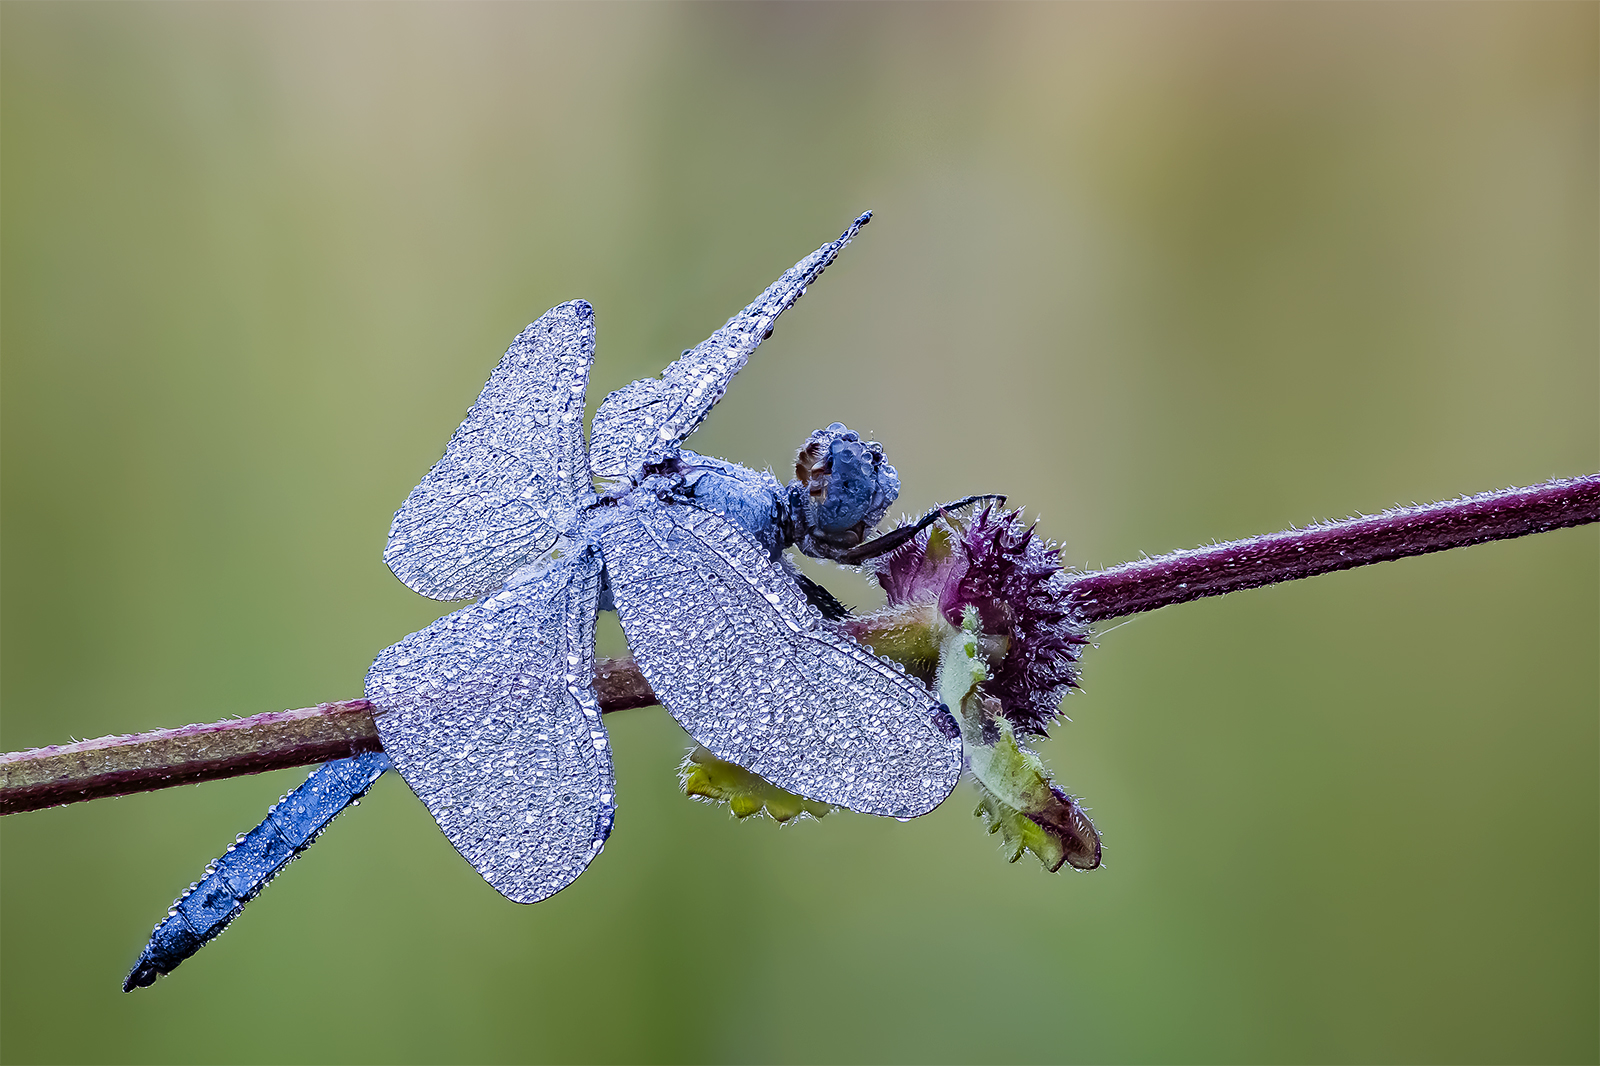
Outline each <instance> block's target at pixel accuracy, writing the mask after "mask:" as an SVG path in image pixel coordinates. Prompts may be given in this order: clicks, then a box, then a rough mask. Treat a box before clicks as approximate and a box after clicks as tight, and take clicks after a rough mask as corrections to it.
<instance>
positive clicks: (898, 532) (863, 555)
mask: <svg viewBox="0 0 1600 1066" xmlns="http://www.w3.org/2000/svg"><path fill="white" fill-rule="evenodd" d="M984 500H998V501H999V502H1000V503H1001V504H1002V505H1004V504H1005V502H1006V498H1005V497H1004V496H1001V495H999V494H997V493H988V494H986V495H981V496H968V497H966V498H964V499H960V500H956V501H955V502H954V503H944V504H940V505H939V506H938V507H935V508H933V509H932V510H931V511H929V512H928V513H927V514H925V515H923V516H922V517H921V518H920V519H918V520H917V522H916V523H915V524H913V525H909V526H901V527H900V528H899V529H891V530H890V531H889V532H887V533H885V534H884V535H883V536H881V537H874V538H872V539H871V540H869V541H865V542H863V543H861V544H857V545H856V546H855V547H854V548H851V549H850V550H849V551H847V552H845V553H844V554H842V555H840V556H839V557H838V560H839V562H841V563H847V564H849V565H851V566H855V565H858V564H860V563H863V562H866V561H867V560H868V559H872V558H876V557H877V556H879V555H886V554H888V553H889V552H892V551H894V550H895V549H896V548H898V547H900V546H901V545H902V544H905V543H906V542H907V541H909V540H910V539H911V538H912V537H914V536H916V535H917V534H918V533H921V532H922V531H923V530H924V529H927V528H928V527H929V526H931V525H933V523H935V522H937V521H938V520H939V519H940V518H941V517H943V516H944V515H947V514H949V513H950V512H952V511H960V510H962V509H964V508H967V507H971V506H972V505H973V504H976V503H982V502H983V501H984Z"/></svg>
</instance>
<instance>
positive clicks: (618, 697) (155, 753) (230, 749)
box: [0, 657, 656, 814]
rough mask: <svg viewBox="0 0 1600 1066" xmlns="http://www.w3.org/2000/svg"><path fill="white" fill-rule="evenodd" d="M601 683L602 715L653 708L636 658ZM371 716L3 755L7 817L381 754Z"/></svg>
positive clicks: (330, 711)
mask: <svg viewBox="0 0 1600 1066" xmlns="http://www.w3.org/2000/svg"><path fill="white" fill-rule="evenodd" d="M594 680H595V691H596V692H597V693H598V694H599V696H600V709H601V710H602V711H605V712H611V711H625V710H627V709H629V708H631V707H649V706H650V705H651V704H653V703H655V702H656V697H655V693H653V692H651V691H650V685H649V684H648V683H647V682H646V681H645V679H644V675H643V674H641V673H640V672H639V667H638V666H637V665H635V663H634V661H633V660H632V659H631V658H628V657H623V658H620V659H601V660H600V661H599V662H597V663H596V664H595V678H594ZM372 709H373V708H372V704H370V703H368V702H367V701H366V700H345V701H343V702H340V703H323V704H319V705H318V706H316V707H307V708H304V709H303V710H298V711H271V712H268V713H266V714H257V715H252V716H251V717H249V718H231V719H228V720H226V721H221V722H212V723H211V724H209V725H186V726H184V727H183V728H181V729H158V730H156V731H155V732H152V733H127V734H124V735H122V736H110V737H101V738H100V739H98V740H80V741H78V742H77V743H74V744H57V745H53V746H51V747H48V748H31V749H29V750H27V751H14V752H11V753H10V754H7V755H0V814H16V813H19V812H21V811H35V810H39V809H40V808H43V807H55V806H59V805H61V804H63V803H77V802H79V801H81V800H90V799H102V798H104V797H107V796H126V795H129V794H130V793H134V792H149V791H152V790H154V789H158V788H170V787H172V786H173V785H190V784H195V783H198V782H200V781H212V780H216V779H217V778H222V777H239V776H241V775H243V774H259V773H262V772H264V771H267V770H281V769H283V768H285V767H288V766H305V765H308V764H310V763H318V762H326V761H327V760H329V759H342V758H345V757H346V756H349V755H357V754H359V753H361V752H363V751H381V750H383V745H382V744H381V743H379V741H378V727H377V725H376V724H375V723H374V722H373V720H372Z"/></svg>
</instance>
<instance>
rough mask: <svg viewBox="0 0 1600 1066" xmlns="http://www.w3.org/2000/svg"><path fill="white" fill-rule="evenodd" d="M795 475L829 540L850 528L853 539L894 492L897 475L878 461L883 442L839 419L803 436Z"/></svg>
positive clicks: (891, 500)
mask: <svg viewBox="0 0 1600 1066" xmlns="http://www.w3.org/2000/svg"><path fill="white" fill-rule="evenodd" d="M795 477H796V478H798V479H799V481H800V483H801V485H803V486H804V487H805V489H806V492H807V494H808V495H809V496H810V497H811V504H812V507H813V509H814V523H815V526H816V528H817V529H818V530H819V531H820V532H821V533H823V534H824V535H825V536H828V537H829V538H830V539H840V540H844V539H850V538H847V537H843V535H844V534H847V533H850V532H854V533H856V534H857V536H856V537H855V538H854V541H853V542H859V540H860V539H861V536H862V535H864V534H865V531H866V530H868V529H870V528H872V527H873V526H876V525H877V524H878V521H879V520H880V519H881V518H883V514H884V512H885V511H887V510H888V509H889V505H890V504H892V503H894V501H895V498H896V497H898V496H899V495H900V475H899V474H898V473H897V472H896V471H895V468H894V467H892V466H890V465H889V464H888V463H887V462H885V461H884V455H883V446H882V445H881V444H879V443H878V442H877V441H863V440H862V439H861V438H860V437H859V436H858V435H857V434H855V433H854V432H852V431H851V430H849V429H847V428H845V426H844V425H843V424H841V423H839V422H835V423H833V424H832V425H830V426H829V427H828V428H827V429H822V430H818V431H817V432H815V433H813V434H812V435H811V439H810V440H808V441H806V443H805V446H804V447H802V448H801V449H800V454H799V455H798V456H797V457H796V459H795Z"/></svg>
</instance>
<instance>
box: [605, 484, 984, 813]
mask: <svg viewBox="0 0 1600 1066" xmlns="http://www.w3.org/2000/svg"><path fill="white" fill-rule="evenodd" d="M638 495H640V496H643V498H642V499H639V500H638V501H637V502H631V501H630V504H629V505H628V507H627V510H626V511H625V513H623V514H621V515H619V516H618V517H617V518H616V520H615V521H613V522H612V523H611V524H610V525H609V526H608V527H607V528H606V529H605V530H604V531H602V533H601V538H600V539H601V547H602V550H603V552H604V554H605V560H606V567H607V573H608V575H609V578H610V583H611V591H612V595H613V596H614V598H615V600H616V605H617V615H618V617H619V618H620V619H621V620H622V628H623V631H624V632H625V633H626V634H627V637H628V646H629V647H630V648H631V649H632V650H633V655H634V658H635V659H636V660H637V661H638V663H639V666H640V668H641V669H642V670H643V671H644V675H645V678H646V679H647V680H649V682H650V686H651V688H653V689H654V690H655V693H656V696H657V697H659V698H660V700H661V703H662V704H663V706H665V707H666V708H667V710H668V711H670V712H671V713H672V715H673V717H675V718H676V719H677V720H678V721H679V722H680V723H681V724H682V725H683V727H684V728H685V729H687V730H688V731H689V733H690V735H692V736H693V737H694V738H695V740H697V741H699V742H700V743H701V744H703V745H705V746H706V747H707V748H710V749H711V750H712V751H713V752H714V753H715V754H716V755H718V756H719V757H721V758H723V759H727V760H729V761H731V762H735V763H738V764H739V765H740V766H743V767H745V768H746V769H748V770H751V771H753V772H755V773H758V774H760V775H761V776H762V777H765V778H766V779H767V780H769V781H771V782H773V783H774V784H777V785H780V786H781V787H783V788H786V789H789V790H790V791H791V792H797V793H799V794H800V795H802V796H805V797H807V798H808V799H815V800H821V801H823V802H826V803H834V804H838V805H840V806H844V807H849V808H851V809H852V810H857V811H865V812H867V813H870V814H886V815H894V816H896V817H900V818H909V817H913V816H915V815H919V814H925V813H926V812H928V811H930V810H932V809H933V808H934V807H937V806H938V805H939V803H940V802H941V801H942V800H943V799H944V798H945V796H947V795H949V793H950V790H951V789H952V788H954V787H955V783H956V777H957V775H958V774H959V773H960V770H961V746H960V743H959V742H958V741H956V740H954V739H951V737H950V736H949V735H947V734H946V732H945V731H944V730H943V729H941V728H940V727H939V721H940V718H939V717H936V716H941V715H942V712H941V709H940V705H939V703H938V701H937V700H936V699H935V698H934V696H933V695H932V694H930V693H929V692H928V690H927V689H926V688H924V687H923V686H922V684H921V683H920V682H918V681H916V680H915V679H913V678H911V677H908V676H907V675H906V674H905V673H904V672H903V671H902V670H901V669H900V668H899V667H898V666H897V665H895V664H894V663H891V662H889V661H887V660H885V659H880V658H879V657H878V656H876V655H874V654H873V653H872V652H871V651H870V650H869V649H867V648H865V647H863V646H862V645H860V644H858V643H856V642H855V641H853V640H851V639H850V638H848V637H846V636H843V635H841V634H839V633H836V632H834V631H833V630H831V629H829V628H828V627H827V625H826V624H825V623H824V622H823V619H822V616H821V615H819V614H818V613H817V611H816V609H815V608H813V607H812V606H811V605H810V604H809V603H807V602H806V598H805V596H804V594H802V593H801V591H800V589H799V588H798V587H797V586H796V585H795V583H794V582H793V581H792V580H791V579H790V578H789V576H788V575H787V574H786V573H784V571H783V570H782V569H781V567H780V566H779V565H778V564H777V563H774V562H773V561H772V559H771V558H770V557H769V556H768V554H767V553H766V552H765V551H764V550H763V549H761V548H760V547H759V546H758V545H756V544H755V542H754V541H752V540H751V539H750V538H749V537H748V536H747V535H746V534H745V533H744V532H742V531H741V530H739V529H738V528H736V527H735V526H733V525H732V524H731V523H729V522H728V521H727V520H726V519H724V518H723V517H722V516H721V515H718V514H715V513H713V512H709V511H702V510H699V509H698V508H693V507H688V506H669V505H666V504H663V503H661V502H659V501H658V500H656V499H655V498H653V497H649V496H644V494H642V493H641V494H638ZM952 724H953V723H952Z"/></svg>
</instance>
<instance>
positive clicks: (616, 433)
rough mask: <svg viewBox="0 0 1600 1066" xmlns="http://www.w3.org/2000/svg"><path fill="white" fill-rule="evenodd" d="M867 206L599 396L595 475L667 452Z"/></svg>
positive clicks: (857, 224)
mask: <svg viewBox="0 0 1600 1066" xmlns="http://www.w3.org/2000/svg"><path fill="white" fill-rule="evenodd" d="M871 218H872V212H870V211H868V212H867V213H866V214H864V215H862V216H861V217H860V218H858V219H856V220H855V221H854V222H852V223H851V224H850V228H849V229H847V230H845V231H844V233H843V234H842V235H841V236H840V237H839V239H838V240H836V241H830V242H828V243H827V244H824V245H823V246H822V247H821V248H818V249H817V250H816V251H815V252H812V253H811V254H810V255H808V256H806V257H805V258H804V259H802V260H800V262H798V263H796V264H795V265H794V266H793V267H791V268H790V269H789V270H787V271H785V272H784V274H783V276H782V277H781V278H779V279H778V280H777V281H775V282H773V283H772V285H771V286H769V287H768V288H767V291H766V292H763V293H762V294H761V295H760V296H758V297H756V299H755V302H754V303H752V304H751V305H750V306H749V307H746V308H745V309H744V310H743V311H740V312H739V313H738V314H737V315H734V316H733V317H732V318H730V319H728V321H727V324H726V325H724V326H723V327H722V328H721V329H719V330H717V331H716V332H715V333H713V334H712V335H711V336H710V337H709V338H707V339H706V340H705V341H703V342H701V344H700V345H699V346H698V347H696V348H694V349H692V350H690V351H687V352H685V353H684V354H683V355H682V356H681V357H680V358H678V359H677V360H675V361H674V362H673V363H672V365H670V366H668V367H667V369H666V370H665V371H663V372H662V374H661V377H659V378H645V379H643V380H640V381H635V382H634V383H633V384H631V385H625V386H623V387H622V388H620V389H618V390H617V391H616V392H613V393H612V394H611V395H610V396H607V397H606V398H605V401H604V402H603V403H601V405H600V410H599V411H598V412H597V413H596V414H595V416H594V433H593V435H592V436H593V447H592V449H591V451H590V455H589V462H590V465H591V466H592V467H593V469H594V473H595V475H596V476H597V477H603V478H610V479H613V480H619V481H620V480H624V479H626V480H631V481H633V482H635V483H637V482H638V481H639V480H640V479H641V475H642V473H643V470H644V467H645V464H646V463H649V462H655V461H657V460H659V459H661V458H663V457H664V456H665V454H666V453H667V452H668V451H670V450H671V449H672V448H674V447H676V446H677V445H678V443H679V442H680V441H682V440H683V439H684V438H685V437H687V436H688V435H689V434H690V433H693V432H694V429H695V427H696V426H698V425H699V424H700V423H701V421H703V420H704V419H705V417H706V415H707V414H708V413H709V412H710V411H711V408H712V405H714V404H715V403H716V402H717V401H718V400H720V399H721V398H722V394H723V392H724V390H726V389H727V387H728V382H730V381H732V380H733V375H734V374H736V373H738V372H739V368H740V367H742V366H744V365H745V363H746V362H748V361H749V359H750V355H751V353H752V352H754V351H755V350H756V347H757V346H758V345H759V344H760V343H761V342H762V341H763V340H765V339H766V338H768V337H770V336H772V326H773V323H774V322H776V321H777V320H778V316H779V315H781V314H783V312H784V311H786V310H788V309H789V308H790V307H792V306H793V305H794V302H795V301H796V300H798V299H800V297H801V296H803V295H805V291H806V286H808V285H810V284H811V283H812V282H813V281H815V280H817V278H818V277H819V276H820V275H821V274H822V272H823V271H824V270H825V269H827V267H828V264H830V263H832V262H833V260H834V259H835V257H837V256H838V254H839V253H840V252H841V251H843V250H844V246H845V245H847V244H849V243H850V241H851V240H852V239H854V237H855V235H856V234H857V233H859V232H860V231H861V227H862V226H865V225H866V224H867V221H868V220H869V219H871Z"/></svg>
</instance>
